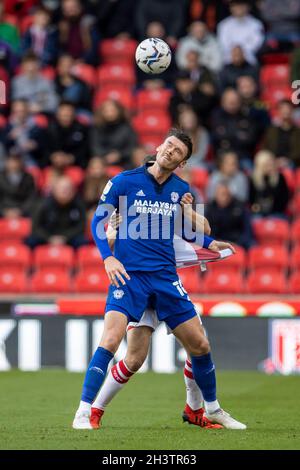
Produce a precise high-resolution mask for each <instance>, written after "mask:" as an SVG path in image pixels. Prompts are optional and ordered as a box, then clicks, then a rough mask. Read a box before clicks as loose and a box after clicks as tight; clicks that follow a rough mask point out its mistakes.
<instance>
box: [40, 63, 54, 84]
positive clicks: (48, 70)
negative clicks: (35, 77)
mask: <svg viewBox="0 0 300 470" xmlns="http://www.w3.org/2000/svg"><path fill="white" fill-rule="evenodd" d="M41 74H42V75H43V77H45V78H47V79H48V80H50V81H51V82H52V81H53V80H54V79H55V76H56V70H55V68H54V67H51V66H50V65H47V66H45V67H43V68H42V70H41Z"/></svg>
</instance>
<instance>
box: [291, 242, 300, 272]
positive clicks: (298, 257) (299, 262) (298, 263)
mask: <svg viewBox="0 0 300 470" xmlns="http://www.w3.org/2000/svg"><path fill="white" fill-rule="evenodd" d="M290 268H291V270H293V271H297V270H299V271H300V245H296V246H295V247H294V248H293V250H292V251H291V253H290Z"/></svg>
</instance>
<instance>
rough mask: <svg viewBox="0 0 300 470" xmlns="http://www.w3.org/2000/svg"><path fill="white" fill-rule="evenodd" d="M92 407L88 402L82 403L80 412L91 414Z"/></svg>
mask: <svg viewBox="0 0 300 470" xmlns="http://www.w3.org/2000/svg"><path fill="white" fill-rule="evenodd" d="M91 407H92V405H91V404H90V403H88V402H86V401H82V400H81V402H80V403H79V408H78V411H87V412H88V413H90V412H91Z"/></svg>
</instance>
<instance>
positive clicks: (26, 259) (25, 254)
mask: <svg viewBox="0 0 300 470" xmlns="http://www.w3.org/2000/svg"><path fill="white" fill-rule="evenodd" d="M30 265H31V250H30V249H29V248H28V246H26V245H23V244H20V243H19V242H16V243H14V242H1V243H0V267H1V268H4V267H6V268H20V269H28V268H29V267H30Z"/></svg>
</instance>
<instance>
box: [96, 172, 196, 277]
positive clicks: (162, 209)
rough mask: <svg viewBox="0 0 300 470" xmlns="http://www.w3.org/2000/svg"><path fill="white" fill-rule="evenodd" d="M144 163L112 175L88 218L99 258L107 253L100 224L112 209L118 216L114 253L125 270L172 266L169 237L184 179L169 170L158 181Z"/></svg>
mask: <svg viewBox="0 0 300 470" xmlns="http://www.w3.org/2000/svg"><path fill="white" fill-rule="evenodd" d="M147 168H148V167H147V165H145V166H142V167H139V168H136V169H134V170H130V171H124V172H123V173H120V174H119V175H117V176H115V177H114V178H112V180H110V181H109V182H108V184H107V185H106V187H105V189H104V191H103V194H102V196H101V198H100V202H99V205H98V208H97V210H96V213H95V216H94V219H93V221H92V232H93V236H94V239H95V242H96V244H97V246H98V248H99V250H100V252H101V255H102V257H103V259H105V258H106V257H107V256H111V255H112V253H111V250H110V248H109V246H108V242H107V240H106V239H105V236H104V224H105V223H107V221H108V218H109V216H110V215H111V213H112V212H113V210H114V209H117V210H118V212H119V213H120V214H121V216H122V219H123V220H122V223H121V224H120V226H119V230H118V233H117V238H116V241H115V247H114V256H115V257H116V258H117V259H118V260H120V261H121V262H122V263H123V265H124V267H125V269H126V270H127V271H158V270H160V269H163V268H166V267H174V270H175V266H176V262H175V252H174V246H173V238H174V232H175V226H176V225H177V222H178V218H179V220H180V222H178V223H179V224H181V220H182V215H181V210H180V207H181V206H180V204H179V203H180V200H181V198H182V196H183V195H184V194H185V193H187V192H189V191H190V189H189V185H188V183H187V182H186V181H184V180H182V179H181V178H179V177H178V176H177V175H175V174H174V173H172V174H171V175H170V176H169V178H168V179H167V180H166V181H165V182H164V183H162V184H159V183H158V182H157V181H156V179H155V178H154V177H153V176H152V174H151V173H149V172H148V169H147Z"/></svg>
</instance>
